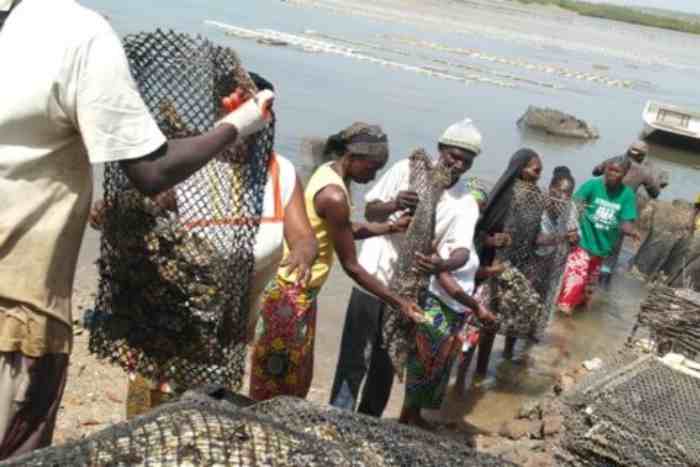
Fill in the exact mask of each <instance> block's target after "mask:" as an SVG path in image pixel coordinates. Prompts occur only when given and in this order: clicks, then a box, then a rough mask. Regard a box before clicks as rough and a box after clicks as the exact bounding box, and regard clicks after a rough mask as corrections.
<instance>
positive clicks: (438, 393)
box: [405, 295, 464, 410]
mask: <svg viewBox="0 0 700 467" xmlns="http://www.w3.org/2000/svg"><path fill="white" fill-rule="evenodd" d="M424 313H425V316H427V317H429V318H431V319H430V321H429V322H426V323H422V324H419V325H417V326H416V346H415V347H414V349H413V351H412V352H411V353H410V354H409V357H408V364H407V367H406V400H405V406H406V407H408V408H421V409H433V410H437V409H439V408H440V406H441V405H442V400H443V399H444V397H445V393H446V392H447V384H448V383H449V380H450V371H451V369H452V365H453V363H454V361H455V357H456V356H457V354H458V352H459V349H460V347H461V345H462V340H461V339H460V333H461V332H462V328H463V326H464V314H462V313H457V312H455V311H453V310H452V309H451V308H449V307H448V306H447V305H445V304H444V303H442V302H441V301H440V300H439V299H438V298H437V297H435V296H433V295H430V296H429V297H428V300H427V302H426V306H425V309H424Z"/></svg>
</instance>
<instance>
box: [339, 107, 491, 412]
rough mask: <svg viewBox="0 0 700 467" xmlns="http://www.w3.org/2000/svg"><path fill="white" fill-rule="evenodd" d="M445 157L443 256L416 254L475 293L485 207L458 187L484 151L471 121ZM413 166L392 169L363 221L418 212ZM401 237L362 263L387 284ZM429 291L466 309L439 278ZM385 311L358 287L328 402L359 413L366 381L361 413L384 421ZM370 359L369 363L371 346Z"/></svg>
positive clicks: (375, 245) (388, 376)
mask: <svg viewBox="0 0 700 467" xmlns="http://www.w3.org/2000/svg"><path fill="white" fill-rule="evenodd" d="M438 149H439V152H440V158H442V159H444V160H446V161H447V162H448V164H450V165H451V166H452V167H453V176H454V180H453V182H452V185H451V186H450V188H449V189H448V190H446V191H445V193H444V194H443V196H442V198H441V199H440V202H439V203H438V206H437V211H436V226H435V239H436V240H437V251H438V254H437V255H433V256H431V257H424V256H422V255H417V256H418V257H417V260H418V261H417V264H418V266H419V267H420V268H421V269H422V270H423V271H424V272H426V273H429V274H432V275H434V276H435V275H436V274H438V273H440V272H443V271H452V275H453V276H454V277H455V279H456V280H457V282H458V283H459V285H460V286H461V287H462V289H463V290H464V292H466V293H467V294H471V293H472V292H473V290H474V276H475V274H476V270H477V269H478V267H479V258H478V256H477V255H476V253H475V249H474V244H473V239H474V230H475V228H476V222H477V220H478V218H479V208H478V206H477V204H476V201H475V200H474V199H473V198H472V197H471V195H470V194H469V193H468V190H467V189H466V187H465V186H464V184H460V183H457V182H458V181H459V179H460V177H461V176H462V175H463V174H464V173H466V172H467V171H468V170H469V169H470V167H471V165H472V163H473V160H474V158H475V157H476V156H477V155H478V154H479V153H480V152H481V134H480V133H479V131H478V130H477V128H476V127H475V126H474V125H473V123H472V122H471V120H469V119H467V120H464V121H462V122H459V123H456V124H455V125H452V126H450V127H449V128H448V129H447V130H446V131H445V133H444V134H443V135H442V137H441V138H440V139H439V141H438ZM409 176H410V167H409V160H408V159H404V160H401V161H399V162H397V163H396V164H394V165H393V166H392V167H391V168H390V169H389V171H388V172H387V173H385V174H384V176H382V178H381V179H380V180H379V181H378V182H377V184H376V185H375V186H374V187H373V188H372V190H370V191H369V193H367V195H366V196H365V202H366V203H367V206H366V210H365V215H366V216H367V219H368V220H370V221H376V222H381V221H386V220H387V219H388V218H398V217H400V216H401V215H403V214H404V213H405V212H407V211H409V212H410V211H412V210H413V209H414V208H415V207H416V205H417V203H418V197H417V195H416V193H415V192H411V191H409ZM403 235H404V234H402V233H400V234H394V235H387V236H383V237H375V238H371V239H369V240H365V241H364V243H363V245H362V250H361V252H360V257H359V262H360V264H361V265H362V267H364V268H365V269H366V270H367V271H368V272H370V273H371V274H373V275H374V276H375V277H376V278H378V279H379V280H381V281H382V282H383V283H384V284H389V282H390V280H391V277H392V276H393V274H394V270H395V267H396V264H397V259H398V255H399V248H400V246H401V241H402V239H403ZM430 289H431V290H430V292H431V293H433V294H434V295H436V296H438V297H439V298H441V299H442V300H444V302H445V303H446V304H448V305H451V306H454V308H455V309H456V310H463V309H464V306H463V305H460V304H459V303H457V302H456V301H455V300H454V299H453V298H452V297H451V296H450V295H449V294H447V293H446V292H445V291H444V290H443V289H442V287H441V286H440V284H439V283H438V281H437V280H436V279H435V277H433V280H432V281H431V285H430ZM384 308H385V304H384V303H383V302H381V301H380V300H379V299H377V298H376V297H374V296H373V295H370V294H369V293H367V292H366V291H364V290H362V289H360V288H357V287H355V288H353V291H352V295H351V297H350V303H349V305H348V310H347V313H346V317H345V326H344V329H343V337H342V341H341V344H340V356H339V360H338V368H337V369H336V374H335V380H334V383H333V389H332V391H331V400H330V403H331V404H332V405H334V406H336V407H339V408H343V409H347V410H355V408H356V405H357V398H358V395H359V390H360V386H361V384H362V380H363V379H364V378H365V375H367V378H366V380H365V384H364V388H363V392H362V401H361V402H360V403H359V405H358V406H357V410H358V412H360V413H364V414H368V415H373V416H376V417H380V416H381V415H382V413H383V412H384V409H385V407H386V404H387V402H388V400H389V395H390V393H391V386H392V384H393V379H394V371H393V367H392V365H391V360H390V359H389V355H388V354H387V352H386V350H385V349H384V348H382V340H381V322H382V313H383V312H384ZM368 344H370V345H371V356H370V361H369V369H368V362H367V361H366V358H365V351H366V348H367V345H368Z"/></svg>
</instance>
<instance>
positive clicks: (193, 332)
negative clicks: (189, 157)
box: [90, 31, 274, 390]
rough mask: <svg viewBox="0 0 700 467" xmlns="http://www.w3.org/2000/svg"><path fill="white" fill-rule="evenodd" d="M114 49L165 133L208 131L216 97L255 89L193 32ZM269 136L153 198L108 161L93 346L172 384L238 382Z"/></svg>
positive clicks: (226, 54) (233, 60)
mask: <svg viewBox="0 0 700 467" xmlns="http://www.w3.org/2000/svg"><path fill="white" fill-rule="evenodd" d="M124 49H125V51H126V54H127V57H128V59H129V64H130V67H131V71H132V74H133V76H134V78H135V80H136V82H137V83H138V86H139V90H140V92H141V94H142V96H143V98H144V101H145V102H146V104H147V106H148V108H149V109H150V111H151V113H152V114H153V116H154V118H155V120H156V122H157V123H158V125H159V127H160V128H161V130H162V131H163V133H164V134H165V135H166V136H167V137H168V138H169V139H175V138H182V137H188V136H194V135H198V134H201V133H202V132H205V131H207V130H210V129H212V128H213V127H214V124H215V122H216V121H217V119H218V118H220V116H221V113H220V102H221V98H222V97H223V96H226V95H228V94H230V93H231V92H232V91H233V90H234V89H235V88H236V87H242V88H244V89H246V90H248V91H251V92H252V91H254V90H255V87H254V85H253V83H252V81H251V80H250V77H249V76H248V74H247V73H246V72H245V70H244V69H243V68H242V67H241V65H240V63H239V61H238V58H237V56H236V54H235V53H234V52H233V51H232V50H231V49H228V48H223V47H220V46H216V45H214V44H212V43H210V42H209V41H207V40H205V39H203V38H200V37H193V36H189V35H186V34H179V33H174V32H162V31H156V32H155V33H148V34H138V35H131V36H127V37H126V38H125V39H124ZM273 138H274V125H273V124H271V125H269V126H268V128H267V129H265V130H264V131H262V132H260V133H257V134H255V135H253V136H251V137H249V138H247V139H246V140H245V141H241V142H238V143H236V145H234V146H231V147H229V148H227V149H226V150H225V151H223V153H222V154H220V155H218V156H217V158H216V159H214V160H212V161H211V162H210V163H209V164H207V165H206V166H205V167H204V168H203V169H202V170H200V171H199V172H197V173H196V174H195V175H193V176H191V177H190V178H189V179H187V180H186V181H184V182H182V183H180V184H179V185H177V186H176V187H175V188H174V189H172V190H170V191H168V192H166V193H162V194H160V195H159V196H158V197H155V198H154V199H150V198H146V197H143V196H142V195H141V194H139V193H138V192H137V191H136V190H135V189H134V188H133V186H132V185H131V183H130V182H129V180H128V178H127V177H126V175H125V173H124V172H123V171H122V169H121V167H120V166H119V164H108V165H107V167H106V168H105V181H104V206H105V208H104V224H103V227H102V230H103V236H102V244H101V257H100V260H99V271H100V284H99V292H98V297H97V303H96V307H95V308H96V314H95V319H94V320H93V322H92V326H91V327H92V329H91V331H92V332H91V336H90V350H91V351H92V352H94V353H95V354H97V355H98V356H99V357H102V358H107V359H110V360H111V361H113V362H115V363H117V364H119V365H120V366H122V367H123V368H124V369H125V370H127V371H129V372H137V373H140V374H142V375H144V376H146V377H148V378H150V379H152V380H154V381H159V380H164V379H165V380H168V381H169V382H171V383H172V384H173V386H174V387H175V388H176V390H178V389H180V390H181V389H183V388H186V387H193V386H198V385H202V384H208V383H212V382H218V383H222V384H228V385H230V386H232V387H234V388H237V387H239V386H240V384H241V382H242V377H243V370H244V363H245V355H246V353H245V352H246V348H245V335H246V323H247V322H248V319H247V314H248V303H247V300H248V290H249V285H250V280H251V273H252V271H253V267H254V257H253V248H254V241H255V235H256V232H257V229H258V226H259V220H260V216H261V212H262V204H263V195H264V186H265V182H266V169H267V161H268V157H269V154H271V151H272V146H273Z"/></svg>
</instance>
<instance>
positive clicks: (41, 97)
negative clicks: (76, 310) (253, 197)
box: [0, 0, 165, 324]
mask: <svg viewBox="0 0 700 467" xmlns="http://www.w3.org/2000/svg"><path fill="white" fill-rule="evenodd" d="M0 67H1V70H2V72H0V298H1V299H7V300H12V301H17V302H21V303H24V304H27V305H29V306H31V307H32V308H33V309H35V310H37V311H39V312H43V313H46V314H48V315H49V316H51V317H54V318H56V319H59V320H61V321H63V322H66V323H68V324H70V323H71V314H70V297H71V292H72V288H73V276H74V274H75V266H76V262H77V258H78V250H79V248H80V242H81V239H82V236H83V232H84V229H85V224H86V219H87V215H88V209H89V206H90V202H91V197H92V169H91V167H90V164H91V163H93V164H94V163H100V162H107V161H117V160H124V159H132V158H137V157H141V156H144V155H147V154H150V153H152V152H153V151H155V150H157V149H158V148H159V147H160V146H161V145H163V143H165V137H164V136H163V135H162V134H161V132H160V131H159V130H158V127H157V125H156V123H155V122H154V121H153V118H152V117H151V115H150V113H149V112H148V109H147V108H146V106H145V104H144V102H143V100H142V99H141V96H140V95H139V92H138V90H137V87H136V84H135V83H134V81H133V79H132V77H131V74H130V72H129V68H128V63H127V60H126V56H125V54H124V51H123V49H122V46H121V43H120V41H119V38H118V37H117V36H116V34H115V33H114V31H113V30H112V28H111V27H110V26H109V24H108V23H107V22H106V21H105V20H104V19H103V18H102V17H101V16H99V15H98V14H97V13H95V12H93V11H90V10H88V9H86V8H84V7H82V6H80V5H78V4H77V3H76V2H75V1H73V0H50V1H49V0H24V1H22V3H20V4H19V6H18V7H17V8H16V9H15V10H14V11H13V12H12V13H11V14H10V16H9V18H8V19H7V21H6V22H5V25H4V27H3V29H2V30H0Z"/></svg>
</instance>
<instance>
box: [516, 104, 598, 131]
mask: <svg viewBox="0 0 700 467" xmlns="http://www.w3.org/2000/svg"><path fill="white" fill-rule="evenodd" d="M523 125H524V126H526V127H528V128H534V129H537V130H542V131H545V132H546V133H548V134H550V135H555V136H563V137H566V138H579V139H597V138H598V136H599V134H598V130H596V129H595V128H593V127H592V126H590V125H589V124H588V123H586V122H584V121H583V120H579V119H578V118H576V117H574V116H573V115H569V114H565V113H564V112H560V111H558V110H554V109H548V108H542V107H535V106H532V105H531V106H530V107H528V109H527V111H526V112H525V113H524V114H523V116H522V117H520V118H519V119H518V126H521V127H522V126H523Z"/></svg>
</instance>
